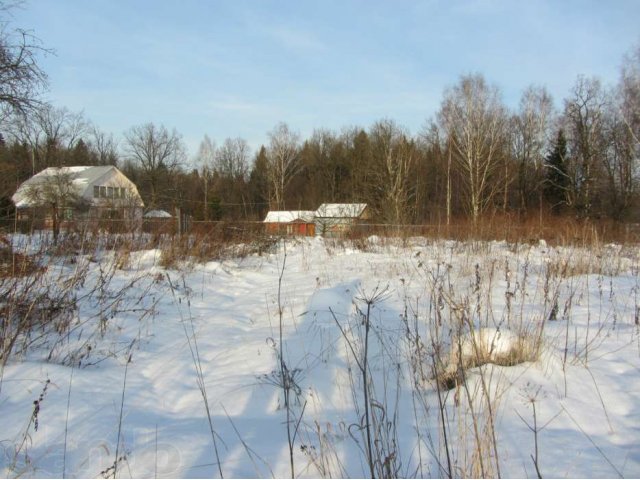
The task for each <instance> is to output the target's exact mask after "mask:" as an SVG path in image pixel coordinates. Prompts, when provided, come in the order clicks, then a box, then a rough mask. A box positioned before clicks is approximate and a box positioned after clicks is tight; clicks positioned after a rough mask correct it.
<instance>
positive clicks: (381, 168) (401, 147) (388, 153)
mask: <svg viewBox="0 0 640 480" xmlns="http://www.w3.org/2000/svg"><path fill="white" fill-rule="evenodd" d="M369 137H370V140H371V149H372V154H373V156H374V162H375V169H376V173H377V175H376V189H377V190H378V192H379V194H380V198H381V200H382V205H381V210H382V213H383V216H384V217H385V219H386V220H387V221H388V222H391V223H394V224H400V223H404V222H406V221H408V220H409V219H410V218H411V212H410V208H409V201H410V200H411V198H412V196H413V193H414V191H413V189H412V187H411V181H410V176H409V175H410V172H411V169H412V167H413V165H414V162H415V159H416V156H417V154H416V147H415V144H414V142H413V141H412V140H410V139H409V136H408V134H407V133H406V132H405V131H404V130H403V129H402V128H400V127H399V126H398V125H397V124H396V123H395V122H394V121H392V120H381V121H379V122H376V123H375V124H374V125H373V127H372V128H371V131H370V133H369Z"/></svg>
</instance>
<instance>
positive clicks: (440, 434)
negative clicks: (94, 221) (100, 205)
mask: <svg viewBox="0 0 640 480" xmlns="http://www.w3.org/2000/svg"><path fill="white" fill-rule="evenodd" d="M24 240H25V239H24V238H22V239H21V241H22V242H24ZM16 246H18V245H17V244H16ZM20 248H23V249H24V250H25V251H26V250H28V245H22V246H21V247H20ZM160 256H161V252H160V251H158V250H152V251H138V252H133V253H131V254H130V255H129V257H128V258H127V259H126V261H123V260H122V258H121V257H119V256H118V254H117V253H113V252H108V251H105V252H103V253H100V252H98V253H92V254H91V255H83V256H80V257H78V258H77V261H75V262H70V261H63V260H61V259H56V260H55V262H54V263H53V264H52V265H51V266H50V267H49V271H48V272H47V275H49V276H50V279H51V282H57V283H60V284H62V283H63V282H62V280H63V279H67V278H73V277H74V276H76V277H77V276H78V275H81V276H82V278H84V281H83V282H81V285H78V287H77V289H76V291H75V293H74V295H75V296H76V298H77V307H78V310H77V311H76V312H75V313H74V316H73V319H72V323H71V325H70V328H71V330H70V331H66V332H65V333H64V335H63V336H62V338H60V337H57V336H54V335H52V334H50V333H49V334H47V335H43V336H41V337H38V336H37V335H35V334H34V338H33V342H32V344H31V346H30V348H29V350H27V351H26V352H17V353H16V355H15V356H14V357H13V358H12V359H11V360H10V361H9V363H8V364H7V365H6V367H5V368H4V371H3V372H2V373H3V375H2V383H1V390H0V415H1V418H2V421H1V424H2V427H1V428H0V445H1V446H2V453H3V455H2V458H1V459H0V468H1V470H0V471H1V474H2V475H3V476H5V477H15V476H25V477H62V476H65V477H100V476H112V475H113V474H114V469H115V470H116V472H115V473H116V475H117V476H118V477H158V478H162V477H218V476H219V475H220V471H222V474H223V475H224V476H225V477H229V478H230V477H288V476H290V475H291V461H290V450H289V443H288V440H287V427H286V425H287V423H286V422H287V409H286V408H285V406H284V400H283V398H284V397H283V389H282V388H281V387H279V386H278V385H281V384H282V383H283V382H282V374H281V373H280V372H281V370H280V368H281V364H280V362H279V360H278V358H279V357H278V352H279V350H280V347H282V352H283V353H282V360H283V362H284V364H285V365H286V367H287V369H288V372H289V374H288V375H289V376H287V377H286V378H289V379H291V380H292V383H291V384H290V385H291V390H290V399H291V401H290V406H289V421H290V423H289V425H290V434H291V435H292V436H294V437H295V438H294V439H293V442H292V443H293V453H294V455H293V460H294V462H293V463H294V472H295V476H299V477H320V476H325V477H330V476H331V477H368V476H370V466H369V465H368V463H367V441H366V435H365V430H364V429H363V428H361V426H363V425H364V424H365V422H364V420H363V419H364V416H365V413H366V412H365V409H364V406H365V402H364V398H363V383H362V375H361V373H360V371H359V368H358V365H360V366H362V362H363V358H364V357H363V355H364V341H365V338H364V334H365V322H366V320H365V319H364V318H363V316H362V315H361V313H362V312H366V310H367V302H366V299H367V298H369V297H371V296H372V295H373V294H374V292H377V293H380V295H379V298H377V299H375V301H373V302H372V305H371V306H372V309H371V314H370V317H369V318H370V326H371V332H370V335H369V342H368V343H369V347H368V350H367V358H368V367H367V372H368V375H367V378H368V381H369V387H370V390H369V391H370V395H369V405H370V406H372V407H371V408H370V410H372V411H370V412H369V415H370V416H371V419H372V423H373V422H375V424H376V426H377V427H376V428H377V430H376V431H377V436H376V439H377V441H376V442H375V443H374V445H373V448H374V450H375V452H376V458H377V459H378V462H377V464H376V465H375V468H376V472H380V471H386V470H385V469H387V468H388V469H389V470H388V471H389V472H391V474H392V475H397V476H407V477H442V476H446V475H448V474H449V471H450V470H451V472H450V473H451V475H453V476H480V475H483V474H484V475H485V476H498V475H500V476H502V477H534V478H535V477H537V473H536V464H537V467H538V468H539V471H540V474H541V476H543V477H639V476H640V448H638V443H639V442H640V336H639V335H640V330H639V328H640V327H638V325H637V321H638V315H639V314H640V302H639V299H638V297H639V295H640V278H639V274H640V257H639V256H640V252H639V251H638V249H637V248H635V247H633V248H631V247H624V248H623V247H620V246H604V247H602V248H601V249H598V250H593V251H587V250H581V249H573V248H552V247H548V246H546V245H544V244H542V245H535V246H529V245H518V246H515V245H507V244H505V243H497V242H494V243H468V244H461V243H456V242H444V241H441V242H433V241H427V240H425V239H411V240H409V241H404V242H401V241H395V242H394V241H389V240H382V239H378V238H370V239H368V240H366V241H363V242H360V243H359V245H358V248H356V247H355V246H354V245H352V244H349V243H342V242H339V241H331V240H327V241H324V240H322V239H319V238H316V239H305V240H301V241H289V242H287V243H286V245H285V244H283V243H280V244H278V245H277V246H276V247H274V249H273V250H272V251H271V252H270V253H266V254H263V255H252V256H249V257H246V258H238V259H228V260H224V261H216V262H209V263H204V264H189V265H184V266H183V268H172V269H165V268H162V267H160V266H159V260H160ZM116 265H118V267H119V268H116V267H115V266H116ZM280 279H281V285H280V282H279V280H280ZM74 288H75V287H74ZM280 311H282V315H280V314H279V312H280ZM280 321H282V332H281V331H280V329H279V325H280ZM471 326H473V332H471ZM281 334H282V344H280V336H281ZM538 340H540V341H538ZM472 345H485V346H486V349H487V350H488V352H487V354H486V355H485V360H486V361H487V362H488V363H486V364H484V365H482V366H475V365H468V369H465V370H464V371H463V372H462V374H463V375H464V378H465V381H460V379H458V382H457V385H455V386H453V388H451V389H450V390H449V389H447V387H445V386H441V388H440V389H439V388H438V386H437V383H436V381H435V380H434V375H433V372H434V370H433V366H434V364H435V365H436V366H437V367H438V366H440V367H441V371H448V372H450V373H451V374H452V375H453V377H455V376H456V374H458V375H459V374H460V372H461V369H460V368H458V367H456V365H458V364H456V363H455V362H456V358H459V357H460V356H463V357H464V356H465V355H467V356H469V357H473V356H474V351H475V350H474V348H473V347H472ZM456 347H459V348H456ZM516 348H520V349H521V350H522V349H528V351H529V354H530V355H533V354H532V353H531V350H536V353H537V355H535V358H536V359H535V360H534V361H524V362H523V363H518V362H513V363H518V364H517V365H513V366H498V365H496V364H499V363H501V362H500V361H499V360H498V359H497V357H494V356H495V355H502V354H505V355H507V356H508V355H510V352H511V349H516ZM456 352H457V353H456ZM465 352H466V353H465ZM456 355H457V356H456ZM436 358H439V360H438V361H437V362H434V359H436ZM482 363H484V362H482ZM502 363H504V362H502ZM460 365H461V363H460ZM436 371H437V370H436ZM200 379H202V381H203V383H199V382H200ZM465 386H466V388H465ZM200 387H203V388H200ZM203 392H204V395H203ZM438 392H440V395H438ZM205 397H206V403H205V400H204V398H205ZM38 400H39V402H38V404H37V405H35V404H34V401H38ZM440 403H442V407H440ZM206 405H208V409H209V413H210V418H211V425H212V426H213V430H214V432H215V433H214V437H213V438H215V440H216V441H215V445H214V441H213V439H212V433H211V428H210V423H209V421H208V416H207V408H206ZM34 406H37V407H38V411H37V415H34ZM534 412H535V417H534ZM36 419H37V430H36V428H35V427H36V425H35V420H36ZM492 427H493V428H492ZM445 435H446V439H445ZM445 440H446V441H445ZM215 449H217V454H216V451H215ZM478 452H480V453H479V454H478ZM217 457H219V459H220V462H221V463H220V465H218V463H217ZM116 458H118V460H117V461H116ZM114 467H115V468H114Z"/></svg>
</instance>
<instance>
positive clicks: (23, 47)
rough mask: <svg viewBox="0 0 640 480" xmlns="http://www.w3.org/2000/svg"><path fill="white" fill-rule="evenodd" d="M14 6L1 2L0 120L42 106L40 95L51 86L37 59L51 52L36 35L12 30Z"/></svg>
mask: <svg viewBox="0 0 640 480" xmlns="http://www.w3.org/2000/svg"><path fill="white" fill-rule="evenodd" d="M14 7H15V3H10V2H4V1H2V2H0V121H5V120H6V119H7V117H9V116H11V115H15V114H21V115H25V114H27V113H29V112H30V111H31V110H33V109H34V108H39V107H41V106H42V102H41V100H40V94H41V93H42V92H43V91H44V89H45V88H46V87H47V75H46V74H45V72H44V71H43V70H42V69H41V68H40V66H39V65H38V61H37V57H38V55H40V54H45V53H49V51H48V50H46V49H45V48H43V47H42V44H41V42H40V40H39V39H38V38H36V37H35V36H33V35H32V34H30V33H28V32H27V31H25V30H22V29H19V28H11V27H10V22H9V20H8V18H9V17H10V15H11V10H12V9H13V8H14Z"/></svg>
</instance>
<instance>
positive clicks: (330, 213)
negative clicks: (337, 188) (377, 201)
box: [316, 203, 367, 218]
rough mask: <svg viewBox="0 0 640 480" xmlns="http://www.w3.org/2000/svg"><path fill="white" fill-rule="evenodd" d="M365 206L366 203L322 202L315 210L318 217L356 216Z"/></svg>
mask: <svg viewBox="0 0 640 480" xmlns="http://www.w3.org/2000/svg"><path fill="white" fill-rule="evenodd" d="M365 208H367V204H366V203H323V204H322V205H320V208H318V210H316V217H320V218H358V217H360V216H361V215H362V213H363V212H364V209H365Z"/></svg>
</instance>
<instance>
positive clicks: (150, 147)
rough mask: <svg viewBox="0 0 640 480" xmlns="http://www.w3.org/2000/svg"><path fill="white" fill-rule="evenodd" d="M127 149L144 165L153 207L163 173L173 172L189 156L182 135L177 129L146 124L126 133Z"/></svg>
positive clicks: (132, 156) (129, 153)
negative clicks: (170, 129) (171, 129)
mask: <svg viewBox="0 0 640 480" xmlns="http://www.w3.org/2000/svg"><path fill="white" fill-rule="evenodd" d="M124 138H125V141H126V145H125V149H126V150H125V151H126V154H127V156H128V157H129V159H130V160H131V161H133V162H135V163H137V164H139V166H140V167H141V168H142V170H143V172H144V174H145V176H146V177H147V180H148V183H149V188H150V195H151V200H150V207H155V206H157V204H158V187H159V184H160V180H161V178H162V176H163V175H166V174H168V173H170V172H171V171H173V170H174V169H175V168H176V167H177V166H178V165H180V164H181V163H182V162H184V160H185V158H186V148H185V146H184V143H183V141H182V137H181V136H180V134H178V132H177V131H176V130H175V129H174V130H173V131H171V132H169V130H167V129H166V128H165V127H164V126H163V125H160V126H156V125H154V124H153V123H145V124H144V125H138V126H135V127H131V128H130V129H129V130H128V131H126V132H125V134H124Z"/></svg>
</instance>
